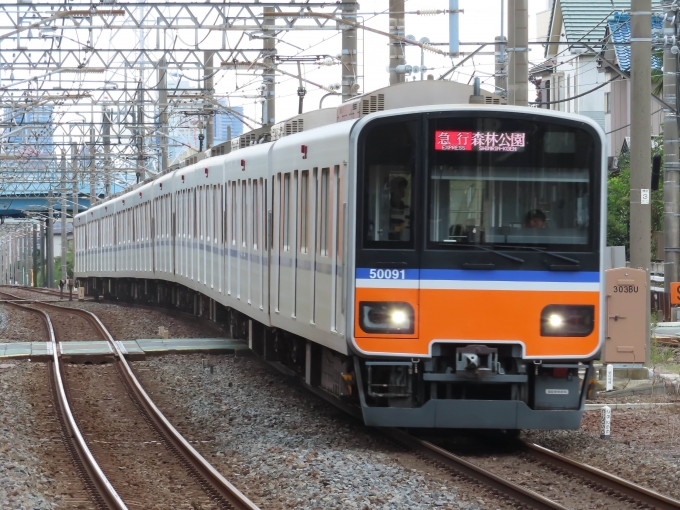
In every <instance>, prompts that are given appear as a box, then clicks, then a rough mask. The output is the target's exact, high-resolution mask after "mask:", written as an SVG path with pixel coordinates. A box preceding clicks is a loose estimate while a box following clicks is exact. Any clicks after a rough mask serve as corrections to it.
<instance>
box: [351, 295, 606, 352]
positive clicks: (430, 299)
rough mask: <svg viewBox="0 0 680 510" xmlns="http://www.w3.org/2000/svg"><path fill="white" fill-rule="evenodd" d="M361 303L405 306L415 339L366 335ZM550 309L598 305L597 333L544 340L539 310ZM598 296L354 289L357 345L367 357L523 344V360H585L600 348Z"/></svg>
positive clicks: (411, 336) (595, 330) (596, 307)
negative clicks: (457, 345)
mask: <svg viewBox="0 0 680 510" xmlns="http://www.w3.org/2000/svg"><path fill="white" fill-rule="evenodd" d="M360 301H390V302H395V301H405V302H407V303H410V304H411V306H413V309H414V311H415V325H416V327H415V333H414V334H412V335H389V336H388V335H384V334H382V335H376V334H368V333H365V332H363V331H362V330H361V328H360V327H359V302H360ZM551 304H569V305H594V306H595V327H594V329H593V332H592V333H591V334H590V335H589V336H586V337H542V336H540V317H541V310H543V308H544V307H545V306H547V305H551ZM599 309H600V294H599V292H574V291H569V292H563V291H540V292H539V291H519V290H511V291H502V290H493V291H491V290H449V289H446V290H441V289H420V290H418V289H370V288H358V289H356V302H355V314H354V317H355V322H354V337H355V338H354V343H355V345H356V346H357V347H358V348H359V349H360V350H361V351H364V352H366V353H386V354H407V355H415V356H427V355H429V345H430V343H431V342H432V341H433V340H451V341H462V342H463V343H465V341H484V342H488V343H489V344H493V343H494V342H499V343H504V342H506V343H507V342H517V341H519V342H522V343H523V344H524V346H525V356H527V357H533V358H536V357H538V358H540V357H546V358H547V357H561V356H564V357H565V358H566V357H585V356H589V355H591V354H593V353H594V352H595V351H596V350H597V349H598V347H599V342H600V334H599V327H600V320H599V319H600V318H599Z"/></svg>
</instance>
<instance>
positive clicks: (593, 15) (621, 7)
mask: <svg viewBox="0 0 680 510" xmlns="http://www.w3.org/2000/svg"><path fill="white" fill-rule="evenodd" d="M652 4H653V5H654V7H656V8H658V7H659V6H660V4H661V0H652ZM629 10H630V0H556V1H555V4H554V6H553V10H552V13H551V15H550V33H549V35H548V37H549V41H550V42H552V43H557V42H558V41H559V40H560V36H561V35H562V34H560V32H559V31H560V30H561V29H562V26H561V25H562V22H563V23H564V32H563V33H564V36H565V37H566V40H567V41H569V42H570V43H574V42H576V41H583V42H584V43H586V44H588V45H590V46H592V47H600V46H602V42H603V41H604V39H605V36H606V31H607V28H608V27H607V25H608V21H609V18H611V17H612V16H613V15H614V14H615V13H617V12H622V11H629ZM556 25H559V26H556ZM628 37H630V35H629V36H628ZM550 46H551V45H550V44H549V45H547V46H546V56H548V55H550V54H551V50H550ZM584 49H585V50H586V51H588V50H587V48H585V47H584ZM556 51H557V50H556V49H555V48H553V51H552V54H554V52H556Z"/></svg>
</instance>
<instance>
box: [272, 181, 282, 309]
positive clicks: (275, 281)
mask: <svg viewBox="0 0 680 510" xmlns="http://www.w3.org/2000/svg"><path fill="white" fill-rule="evenodd" d="M272 184H273V185H272V212H273V211H277V214H275V215H274V214H271V215H270V217H272V220H271V229H272V232H271V237H270V239H271V249H270V256H271V260H272V263H271V264H270V267H271V268H272V269H271V270H272V272H273V273H274V274H272V275H271V281H272V289H271V292H270V295H271V296H272V298H273V299H272V301H273V302H272V303H271V305H272V307H273V311H274V313H276V314H278V313H279V306H280V303H281V294H280V290H281V226H282V220H281V215H280V210H281V198H282V191H281V189H282V176H281V174H280V173H278V174H276V176H274V178H273V183H272ZM273 216H276V217H277V219H276V220H273Z"/></svg>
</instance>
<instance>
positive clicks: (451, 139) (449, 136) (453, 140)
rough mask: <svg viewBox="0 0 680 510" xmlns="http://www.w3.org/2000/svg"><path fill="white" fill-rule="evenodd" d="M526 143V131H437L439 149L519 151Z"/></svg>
mask: <svg viewBox="0 0 680 510" xmlns="http://www.w3.org/2000/svg"><path fill="white" fill-rule="evenodd" d="M525 144H526V135H525V133H494V132H486V133H482V132H477V133H474V132H472V131H435V133H434V149H435V150H437V151H473V150H474V151H495V152H517V151H518V150H520V149H523V148H524V147H525Z"/></svg>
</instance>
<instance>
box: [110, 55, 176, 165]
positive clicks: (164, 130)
mask: <svg viewBox="0 0 680 510" xmlns="http://www.w3.org/2000/svg"><path fill="white" fill-rule="evenodd" d="M158 87H159V90H158V124H159V128H160V129H159V131H160V142H161V161H160V171H161V172H165V171H166V170H167V169H168V63H167V60H166V59H165V57H163V58H162V59H161V60H160V62H159V63H158ZM109 130H110V128H109Z"/></svg>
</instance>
